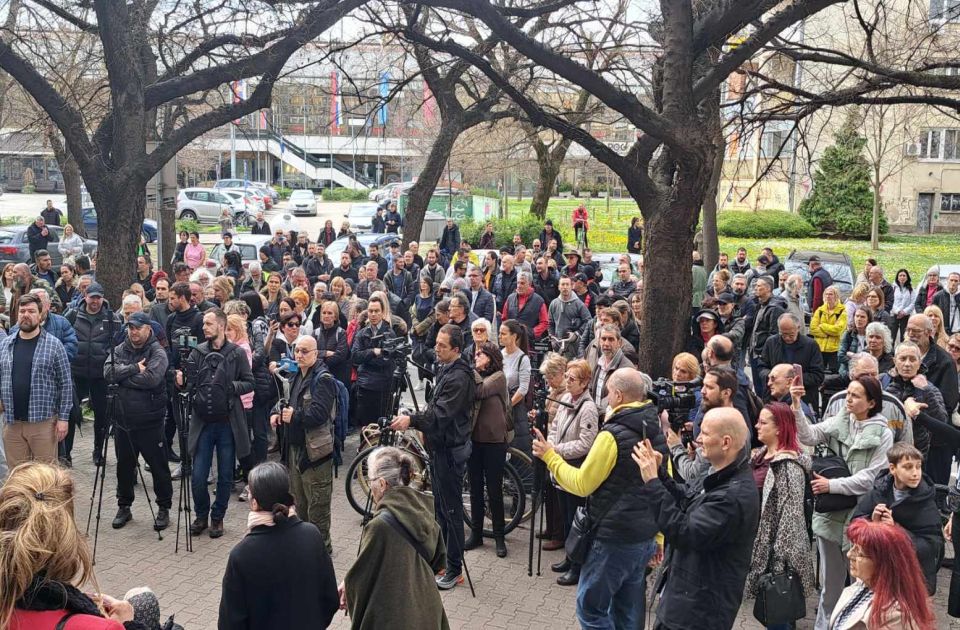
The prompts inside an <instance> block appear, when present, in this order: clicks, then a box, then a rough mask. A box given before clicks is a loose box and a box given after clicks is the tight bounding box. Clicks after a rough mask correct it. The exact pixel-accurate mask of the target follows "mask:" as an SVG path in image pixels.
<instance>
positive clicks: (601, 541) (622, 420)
mask: <svg viewBox="0 0 960 630" xmlns="http://www.w3.org/2000/svg"><path fill="white" fill-rule="evenodd" d="M607 389H608V398H607V400H608V403H609V406H610V409H612V410H613V413H612V414H611V415H610V416H609V417H608V418H607V420H606V422H605V423H604V425H603V429H602V430H600V432H599V433H598V434H597V438H596V440H594V442H593V445H592V446H591V447H590V452H589V453H587V456H586V459H584V461H583V463H582V464H581V465H580V466H579V467H577V466H573V465H571V464H568V463H567V462H565V461H564V460H563V458H562V457H561V456H560V455H559V454H558V453H557V452H556V451H555V450H554V446H553V444H551V443H550V442H547V441H545V440H544V437H543V434H541V433H540V431H539V430H536V434H537V439H536V441H535V442H534V443H533V453H534V455H536V456H537V457H539V458H540V459H542V460H543V461H544V463H545V464H546V466H547V468H548V469H549V470H550V472H551V474H553V476H554V477H555V478H556V480H557V484H559V485H560V487H561V488H563V489H564V490H565V491H566V492H569V493H571V494H574V495H576V496H579V497H590V500H589V501H588V502H587V513H588V515H589V516H590V519H591V521H592V522H594V523H596V530H595V531H596V534H595V537H594V540H593V543H592V545H590V548H589V551H587V555H586V558H585V560H584V563H583V567H582V568H580V569H579V570H578V573H579V588H578V589H577V618H578V620H579V621H580V625H581V626H582V627H584V628H600V627H604V628H606V627H611V628H642V627H643V626H644V603H645V599H646V597H645V593H644V591H645V590H646V574H645V569H646V566H647V564H648V563H649V562H650V559H651V558H652V557H653V555H654V553H655V552H656V550H657V544H656V541H655V540H654V536H656V534H657V530H658V527H657V522H656V513H655V512H654V511H653V510H652V509H651V507H652V500H653V499H654V495H653V493H652V492H651V489H650V487H649V486H648V485H647V484H644V483H641V480H640V479H639V475H638V474H637V469H636V468H635V465H634V463H633V462H632V461H631V451H632V450H633V448H634V447H635V446H636V445H637V444H639V443H641V442H644V441H645V442H646V444H648V445H650V446H651V447H652V448H653V449H655V450H656V451H657V452H658V453H659V454H660V456H661V457H662V456H664V455H666V453H667V447H666V443H665V442H664V438H663V433H662V432H661V431H660V421H659V419H658V417H657V407H656V405H654V404H652V403H651V402H650V401H649V400H648V399H647V388H646V385H645V375H643V374H641V373H640V372H638V371H637V370H635V369H633V368H622V369H619V370H617V371H616V372H614V373H613V374H612V375H611V376H610V378H609V379H608V383H607ZM581 429H590V427H589V426H587V427H581ZM654 477H656V471H654ZM754 494H755V495H756V490H754ZM749 558H750V556H749V554H748V555H747V559H748V560H749ZM551 568H552V569H553V570H554V571H568V570H571V569H575V566H574V565H573V563H572V562H570V561H568V560H566V559H565V560H564V561H563V562H561V563H559V564H556V565H553V566H552V567H551ZM568 577H573V578H574V579H573V580H568V579H566V578H568ZM575 577H576V576H567V575H564V576H563V577H561V578H560V579H559V580H557V581H558V583H561V584H576V583H577V580H576V579H575ZM741 586H742V584H741ZM689 627H693V626H689Z"/></svg>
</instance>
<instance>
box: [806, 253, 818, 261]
mask: <svg viewBox="0 0 960 630" xmlns="http://www.w3.org/2000/svg"><path fill="white" fill-rule="evenodd" d="M807 262H820V257H819V256H817V255H816V254H814V255H813V256H811V257H810V258H808V259H807Z"/></svg>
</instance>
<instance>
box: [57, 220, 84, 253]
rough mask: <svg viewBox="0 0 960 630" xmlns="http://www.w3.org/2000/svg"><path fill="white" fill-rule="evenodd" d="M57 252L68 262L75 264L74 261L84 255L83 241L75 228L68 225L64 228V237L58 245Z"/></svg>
mask: <svg viewBox="0 0 960 630" xmlns="http://www.w3.org/2000/svg"><path fill="white" fill-rule="evenodd" d="M57 251H59V252H60V255H61V256H63V260H64V261H66V262H71V263H72V262H73V259H74V258H75V257H77V256H79V255H80V254H82V253H83V239H82V238H80V237H79V236H78V235H77V234H76V233H75V232H74V231H73V226H72V225H70V224H69V223H67V224H66V225H65V226H63V237H62V238H61V239H60V242H59V243H57Z"/></svg>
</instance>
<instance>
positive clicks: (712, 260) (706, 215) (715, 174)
mask: <svg viewBox="0 0 960 630" xmlns="http://www.w3.org/2000/svg"><path fill="white" fill-rule="evenodd" d="M717 131H718V132H717V134H716V135H715V137H714V142H715V143H716V146H717V155H716V157H715V158H714V160H713V168H712V170H711V173H710V183H709V184H707V192H706V194H705V195H704V197H703V251H702V252H700V255H701V256H702V258H703V266H704V268H706V269H707V270H708V272H709V270H710V269H713V268H714V267H715V266H716V265H717V259H718V258H719V257H720V235H719V234H718V233H717V193H718V192H719V190H720V178H721V176H722V175H723V158H724V155H725V153H726V151H725V142H724V138H723V130H722V129H719V128H718V130H717Z"/></svg>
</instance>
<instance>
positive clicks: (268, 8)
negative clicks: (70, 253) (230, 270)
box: [0, 0, 366, 303]
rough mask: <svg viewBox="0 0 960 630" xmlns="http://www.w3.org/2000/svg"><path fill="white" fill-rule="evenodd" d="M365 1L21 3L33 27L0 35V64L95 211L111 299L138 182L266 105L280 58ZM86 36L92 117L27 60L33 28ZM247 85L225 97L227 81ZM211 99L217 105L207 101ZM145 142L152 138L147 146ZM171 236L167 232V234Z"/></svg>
mask: <svg viewBox="0 0 960 630" xmlns="http://www.w3.org/2000/svg"><path fill="white" fill-rule="evenodd" d="M365 1H366V0H320V1H317V2H304V3H298V2H290V3H286V2H279V3H271V2H259V1H254V2H239V1H235V0H219V1H218V2H214V3H209V5H208V4H196V3H175V4H173V5H170V4H168V3H158V2H156V1H155V0H130V1H128V2H113V1H111V0H92V2H88V1H87V0H69V1H64V2H51V1H49V0H23V3H24V5H25V6H26V5H29V6H31V7H33V9H34V15H35V16H36V18H35V19H37V20H41V19H42V20H43V21H44V24H43V25H42V28H41V29H40V30H39V31H38V30H34V28H35V27H36V26H37V25H36V24H27V25H24V24H18V25H17V27H16V28H15V29H14V30H13V31H12V32H11V31H9V30H8V31H5V32H4V34H3V37H2V38H0V69H3V70H4V71H6V72H7V73H9V75H10V76H11V77H13V79H14V80H16V81H17V82H18V83H19V84H20V85H21V86H22V87H23V88H24V89H25V90H26V91H27V92H29V94H30V95H31V96H32V97H33V99H34V100H35V101H36V102H37V103H38V104H39V105H40V107H42V108H43V110H44V111H45V112H46V113H47V114H48V115H49V116H50V119H51V120H52V121H53V123H54V124H55V125H56V127H57V129H58V130H59V131H60V133H61V134H62V135H63V139H64V144H65V146H66V147H67V148H68V149H69V151H70V153H71V154H72V155H73V158H74V159H75V160H76V162H77V165H78V167H79V169H80V173H81V174H82V176H83V179H84V182H85V183H86V185H87V189H88V190H89V192H90V195H91V197H92V199H93V202H94V204H95V205H96V207H97V209H98V211H99V217H98V220H99V221H100V223H101V225H100V228H101V229H102V230H103V231H104V232H105V233H108V234H110V235H111V237H112V238H109V239H101V241H100V251H99V260H100V261H101V262H107V263H108V264H101V265H100V268H99V269H98V270H97V271H98V279H99V280H100V281H101V282H103V284H104V285H105V286H106V289H107V296H108V297H109V298H110V299H111V301H113V302H115V303H118V302H119V297H120V292H121V290H122V288H123V286H124V285H125V284H126V282H127V280H128V278H129V275H130V273H131V270H132V269H134V267H135V264H136V258H135V254H136V246H137V243H138V240H139V235H140V229H141V228H140V225H141V223H142V221H143V215H144V209H145V205H146V192H145V188H146V185H147V182H148V181H149V180H150V178H151V177H152V176H153V175H154V174H155V173H157V172H159V171H160V170H161V168H162V167H163V166H164V165H165V164H167V163H168V162H169V161H170V160H172V159H173V158H174V157H175V156H176V154H177V152H178V151H179V150H180V149H182V148H183V147H185V146H186V145H187V144H189V143H190V141H192V140H193V139H194V138H197V137H198V136H200V135H201V134H203V133H204V132H206V131H209V130H211V129H214V128H216V127H219V126H221V125H224V124H226V123H228V122H230V121H231V120H234V119H236V118H239V117H241V116H244V115H246V114H249V113H251V112H254V111H256V110H258V109H262V108H264V107H267V106H269V104H270V99H271V94H272V89H273V84H274V82H275V81H276V80H277V78H278V76H279V75H280V74H281V72H282V70H283V68H284V65H285V64H286V62H287V60H288V59H289V58H290V57H291V55H293V53H294V52H296V51H297V50H298V49H300V48H301V47H302V46H304V45H305V44H306V43H307V42H309V41H311V40H312V39H314V38H316V37H317V36H318V35H320V34H321V33H323V32H324V31H325V30H327V29H328V28H329V27H330V26H332V25H333V24H335V23H337V22H338V21H339V20H340V19H341V18H343V17H344V15H346V14H347V13H349V12H350V11H352V10H353V9H355V8H357V7H359V6H361V5H363V4H364V3H365ZM45 31H56V32H74V33H76V34H77V36H80V35H81V34H87V35H91V36H93V37H94V38H95V40H96V46H97V48H96V50H97V52H98V57H99V58H100V59H102V67H103V75H102V76H103V77H104V79H103V90H104V93H105V94H106V95H108V97H109V98H107V99H106V100H107V102H108V103H109V106H108V110H107V111H106V112H105V114H104V115H103V116H102V119H101V120H100V121H99V122H92V121H89V120H87V118H86V116H85V113H84V112H83V111H82V110H81V109H78V108H77V107H76V106H75V105H74V104H72V103H71V102H70V101H69V100H67V99H65V98H64V97H63V96H62V95H61V94H60V93H59V92H58V90H57V89H56V87H55V85H54V82H52V81H51V78H50V73H49V68H47V67H45V66H44V65H41V64H37V63H35V62H33V61H32V60H33V59H36V58H37V57H42V56H43V55H44V50H43V49H42V48H43V46H45V45H49V44H50V42H51V41H53V42H54V45H55V40H50V39H48V38H46V37H37V36H36V34H37V33H38V32H45ZM247 79H250V80H251V82H252V83H253V82H255V83H256V84H255V86H253V88H252V91H251V92H250V93H249V95H248V96H247V98H245V99H239V98H235V97H234V96H233V94H232V92H231V90H230V89H229V85H230V83H231V82H235V81H242V80H247ZM218 99H219V102H218ZM148 141H152V142H155V143H156V144H155V145H152V151H148ZM170 229H172V227H171V228H170Z"/></svg>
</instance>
